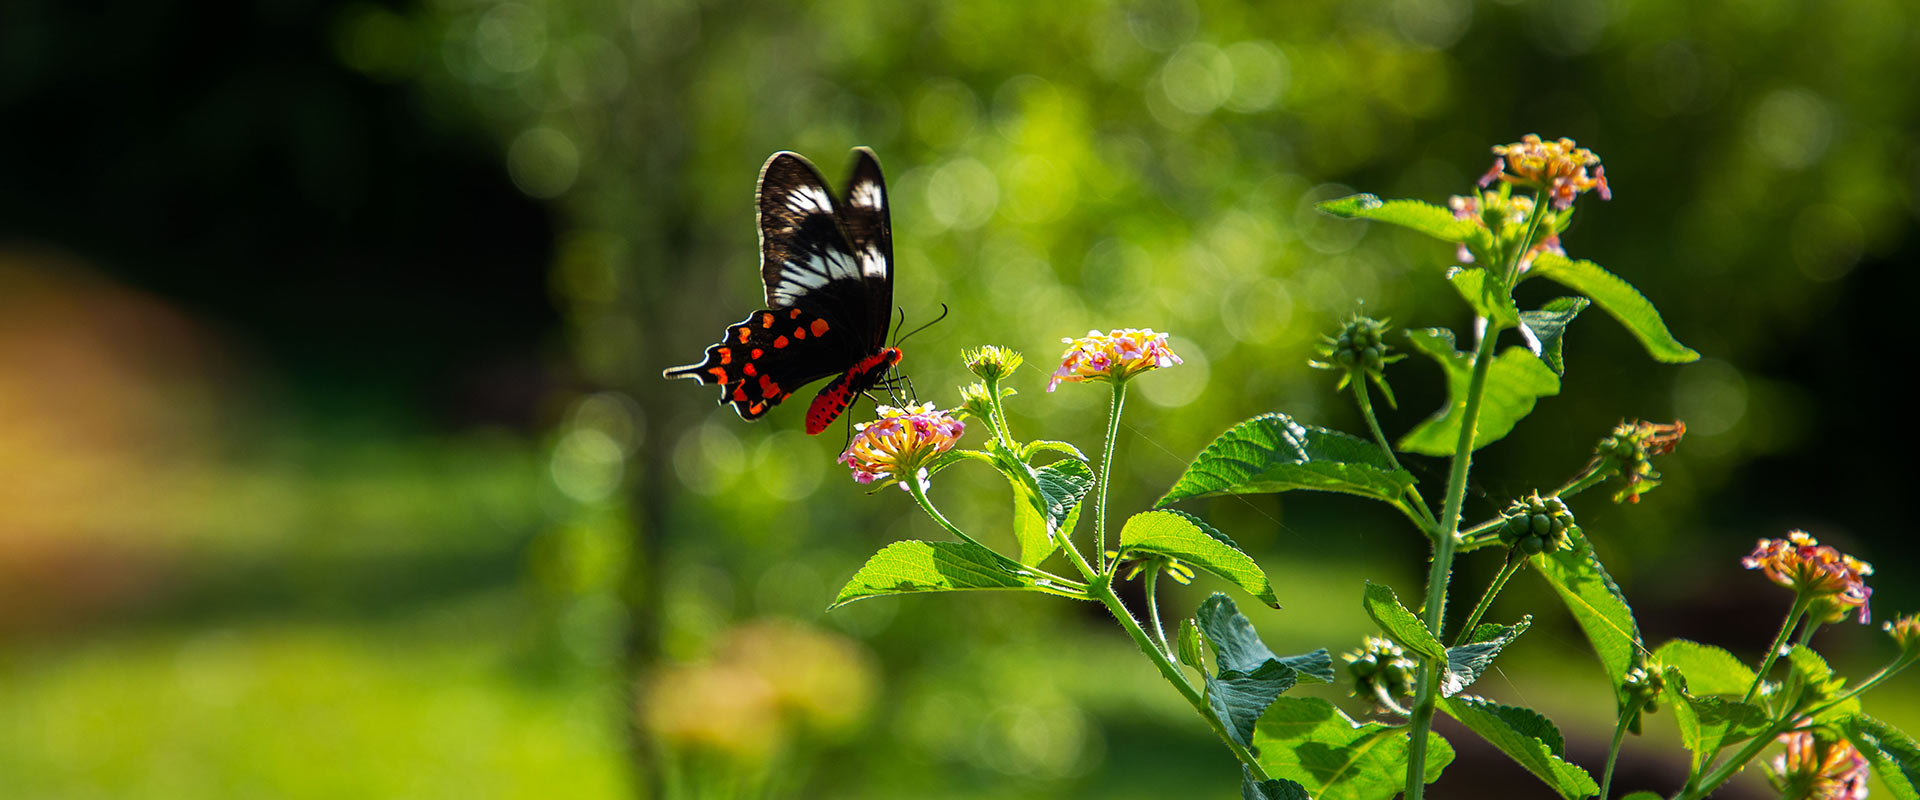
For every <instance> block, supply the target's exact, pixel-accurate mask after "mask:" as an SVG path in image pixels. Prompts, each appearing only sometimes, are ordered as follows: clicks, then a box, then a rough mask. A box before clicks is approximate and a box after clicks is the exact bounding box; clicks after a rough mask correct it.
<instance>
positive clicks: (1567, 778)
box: [1440, 697, 1600, 800]
mask: <svg viewBox="0 0 1920 800" xmlns="http://www.w3.org/2000/svg"><path fill="white" fill-rule="evenodd" d="M1440 710H1442V711H1445V712H1447V715H1448V716H1450V717H1453V718H1454V719H1456V720H1459V722H1460V724H1462V725H1465V726H1467V728H1468V729H1469V730H1472V731H1473V732H1474V733H1477V734H1480V738H1483V739H1486V740H1487V742H1488V743H1489V744H1492V745H1493V746H1494V747H1496V748H1499V750H1500V752H1502V753H1506V754H1507V757H1508V758H1511V759H1513V760H1514V762H1515V763H1518V764H1519V765H1520V766H1522V767H1526V769H1527V771H1528V772H1531V773H1533V775H1534V777H1536V778H1539V779H1540V780H1541V781H1542V782H1544V783H1546V784H1547V786H1549V787H1552V789H1553V790H1554V791H1555V792H1558V793H1559V794H1560V796H1561V797H1565V798H1568V800H1578V798H1583V797H1591V796H1593V795H1595V794H1598V793H1599V792H1600V786H1599V784H1596V783H1594V782H1593V776H1592V775H1588V774H1587V771H1586V770H1584V769H1581V768H1580V767H1578V766H1575V765H1574V764H1572V763H1569V762H1568V761H1566V759H1565V758H1564V756H1565V755H1566V741H1565V740H1564V739H1562V738H1561V736H1560V729H1559V728H1556V727H1554V725H1553V723H1552V722H1550V721H1548V720H1547V718H1546V717H1543V716H1540V714H1538V713H1537V712H1535V711H1533V710H1532V709H1527V708H1520V707H1517V706H1503V705H1500V704H1498V703H1495V702H1492V701H1490V700H1482V699H1480V698H1477V697H1448V698H1443V699H1441V700H1440Z"/></svg>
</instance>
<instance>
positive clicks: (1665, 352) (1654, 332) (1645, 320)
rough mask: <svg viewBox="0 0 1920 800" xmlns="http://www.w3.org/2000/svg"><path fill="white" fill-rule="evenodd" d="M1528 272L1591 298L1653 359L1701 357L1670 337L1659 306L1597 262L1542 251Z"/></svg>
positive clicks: (1671, 361)
mask: <svg viewBox="0 0 1920 800" xmlns="http://www.w3.org/2000/svg"><path fill="white" fill-rule="evenodd" d="M1527 274H1528V275H1529V276H1531V275H1540V276H1543V277H1546V278H1550V279H1552V280H1553V281H1555V282H1556V283H1559V284H1560V285H1562V286H1565V287H1567V288H1569V289H1572V290H1574V291H1576V292H1579V293H1581V294H1584V295H1586V296H1587V297H1590V298H1592V299H1593V302H1594V303H1596V304H1598V305H1599V306H1600V309H1601V310H1602V311H1605V312H1607V313H1608V314H1611V315H1613V318H1614V319H1617V320H1619V321H1620V324H1622V325H1625V326H1627V331H1628V332H1629V333H1632V334H1633V338H1635V339H1638V340H1640V346H1642V347H1645V348H1646V349H1647V354H1648V355H1650V356H1653V357H1654V359H1655V360H1658V361H1664V362H1666V363H1669V364H1683V363H1686V362H1688V361H1694V360H1696V359H1698V358H1700V354H1699V353H1696V352H1694V351H1693V349H1692V348H1689V347H1687V346H1686V345H1683V344H1681V343H1680V341H1679V340H1678V339H1675V338H1673V334H1672V333H1671V332H1669V331H1668V330H1667V323H1666V322H1665V321H1663V320H1661V319H1660V311H1659V309H1656V308H1654V307H1653V303H1651V302H1649V301H1648V300H1647V298H1646V297H1645V296H1644V295H1642V294H1640V290H1639V289H1635V288H1633V284H1630V283H1627V282H1626V281H1624V280H1621V279H1620V276H1618V275H1615V274H1613V273H1611V272H1608V271H1607V270H1606V269H1605V268H1603V267H1601V266H1600V265H1599V264H1595V263H1593V262H1591V261H1586V260H1584V259H1583V260H1580V261H1573V260H1570V259H1568V258H1567V257H1566V256H1563V255H1560V254H1558V253H1541V254H1540V257H1539V258H1536V259H1534V261H1533V267H1532V268H1531V269H1530V270H1529V271H1528V272H1527Z"/></svg>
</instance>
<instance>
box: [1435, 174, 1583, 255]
mask: <svg viewBox="0 0 1920 800" xmlns="http://www.w3.org/2000/svg"><path fill="white" fill-rule="evenodd" d="M1447 207H1448V208H1450V209H1453V218H1454V219H1457V220H1462V221H1466V222H1471V223H1473V224H1474V227H1476V228H1479V229H1480V230H1481V231H1482V233H1481V234H1480V237H1479V240H1478V241H1476V245H1480V246H1484V245H1486V244H1487V243H1492V244H1494V245H1497V246H1499V248H1500V249H1501V250H1505V251H1507V252H1511V251H1510V250H1508V248H1517V247H1519V246H1520V238H1521V237H1523V236H1525V235H1526V232H1527V228H1528V227H1529V226H1528V223H1529V222H1530V221H1531V220H1532V219H1533V211H1534V208H1533V198H1531V197H1525V196H1520V197H1515V196H1513V195H1512V194H1511V192H1510V190H1509V189H1508V188H1507V187H1504V186H1503V187H1501V188H1500V189H1499V190H1498V191H1482V192H1480V193H1478V194H1477V195H1454V196H1452V197H1449V198H1447ZM1546 214H1547V217H1546V218H1545V219H1543V220H1541V222H1540V233H1539V236H1538V238H1537V239H1536V240H1535V241H1534V243H1533V246H1531V247H1528V248H1527V252H1525V253H1522V254H1521V255H1520V271H1521V272H1526V271H1527V269H1528V268H1530V267H1532V266H1533V260H1534V259H1536V258H1538V257H1539V256H1540V254H1541V253H1553V254H1555V255H1562V256H1564V255H1566V254H1567V251H1566V249H1565V248H1563V247H1561V246H1560V232H1559V230H1557V229H1558V228H1559V227H1560V222H1561V220H1560V218H1559V216H1560V215H1557V214H1555V213H1554V212H1551V211H1549V212H1546ZM1474 246H1475V245H1469V244H1468V243H1467V242H1461V243H1460V246H1459V249H1458V250H1457V251H1456V252H1455V253H1454V259H1455V260H1456V261H1459V262H1460V264H1461V265H1462V266H1465V265H1468V264H1473V263H1476V262H1477V261H1478V260H1479V259H1478V258H1476V257H1475V256H1474ZM1485 255H1487V256H1488V257H1489V258H1490V259H1492V260H1494V261H1498V260H1499V257H1498V254H1497V253H1486V254H1485Z"/></svg>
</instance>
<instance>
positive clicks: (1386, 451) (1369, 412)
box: [1352, 380, 1439, 539]
mask: <svg viewBox="0 0 1920 800" xmlns="http://www.w3.org/2000/svg"><path fill="white" fill-rule="evenodd" d="M1352 387H1353V400H1354V402H1355V403H1356V404H1358V405H1359V406H1360V415H1361V416H1363V417H1366V418H1367V429H1368V430H1370V431H1373V442H1374V444H1376V445H1379V446H1380V453H1381V454H1382V455H1385V456H1386V457H1387V463H1388V464H1392V465H1393V468H1394V469H1396V470H1397V469H1400V468H1401V467H1400V459H1398V458H1395V457H1394V455H1393V446H1392V445H1390V444H1387V435H1386V434H1385V433H1382V432H1381V430H1380V420H1379V418H1378V417H1376V416H1375V415H1374V413H1373V399H1372V398H1371V397H1370V396H1369V392H1368V391H1367V382H1366V381H1364V380H1355V381H1353V382H1352ZM1406 500H1408V501H1410V502H1406V503H1397V504H1396V505H1399V506H1400V507H1401V508H1400V510H1401V511H1402V512H1403V513H1406V514H1407V516H1408V518H1410V519H1412V520H1413V522H1414V524H1415V525H1417V526H1419V527H1420V529H1421V532H1422V533H1425V534H1426V535H1427V538H1429V539H1431V538H1433V537H1435V536H1436V535H1438V533H1439V532H1438V531H1437V530H1436V528H1438V527H1439V526H1438V525H1435V524H1434V520H1433V512H1432V511H1430V510H1428V509H1427V501H1426V500H1425V499H1423V498H1421V497H1420V491H1419V490H1418V489H1415V488H1413V487H1412V486H1409V487H1407V496H1406ZM1409 509H1411V510H1409Z"/></svg>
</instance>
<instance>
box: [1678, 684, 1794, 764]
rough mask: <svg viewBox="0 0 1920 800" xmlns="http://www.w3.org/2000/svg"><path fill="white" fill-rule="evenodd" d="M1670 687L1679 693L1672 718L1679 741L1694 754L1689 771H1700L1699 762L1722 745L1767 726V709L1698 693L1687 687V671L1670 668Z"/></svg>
mask: <svg viewBox="0 0 1920 800" xmlns="http://www.w3.org/2000/svg"><path fill="white" fill-rule="evenodd" d="M1667 689H1668V691H1670V692H1672V693H1674V694H1676V695H1678V696H1679V698H1680V700H1679V702H1676V703H1673V704H1672V705H1673V721H1674V724H1676V725H1678V726H1679V728H1680V743H1681V744H1682V745H1685V746H1686V748H1687V751H1688V752H1690V753H1692V754H1693V759H1692V762H1691V764H1690V765H1689V769H1690V770H1691V772H1690V773H1689V774H1694V775H1697V774H1699V773H1700V766H1701V764H1702V763H1704V762H1705V761H1706V760H1707V759H1709V758H1711V757H1713V756H1714V755H1715V754H1717V753H1719V752H1720V750H1721V748H1724V747H1726V746H1728V745H1731V744H1734V743H1736V742H1744V741H1746V740H1748V739H1751V738H1753V737H1754V735H1755V734H1758V733H1760V732H1762V731H1764V730H1766V728H1767V725H1768V723H1769V722H1770V720H1768V719H1767V712H1766V709H1763V708H1760V707H1759V706H1755V705H1750V704H1747V703H1742V702H1740V701H1738V700H1732V699H1728V698H1725V697H1713V696H1707V697H1695V696H1693V695H1692V694H1690V693H1688V691H1687V680H1686V677H1685V673H1684V671H1682V670H1680V669H1677V668H1674V667H1672V666H1669V667H1668V668H1667Z"/></svg>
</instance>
